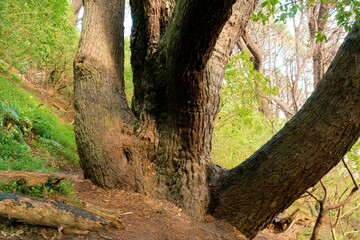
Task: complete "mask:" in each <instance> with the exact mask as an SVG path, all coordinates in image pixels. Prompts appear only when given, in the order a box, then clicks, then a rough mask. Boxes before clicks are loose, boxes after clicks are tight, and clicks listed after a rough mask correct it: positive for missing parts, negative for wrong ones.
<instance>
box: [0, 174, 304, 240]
mask: <svg viewBox="0 0 360 240" xmlns="http://www.w3.org/2000/svg"><path fill="white" fill-rule="evenodd" d="M1 174H2V175H3V174H4V173H1ZM69 178H70V179H71V182H72V183H73V184H74V193H73V195H72V197H70V198H69V197H68V198H64V197H61V196H55V197H53V198H55V200H58V201H65V202H67V203H70V204H73V205H75V206H80V207H85V208H86V209H93V210H96V211H100V212H104V213H106V214H111V215H115V216H116V217H119V218H120V219H121V222H122V225H121V226H118V227H117V228H110V229H104V230H101V231H99V232H90V233H88V234H81V233H80V234H79V233H78V234H61V233H59V232H58V231H57V230H56V229H52V228H46V227H38V226H30V225H24V224H20V223H16V222H11V221H8V220H5V219H2V222H3V223H2V224H0V226H1V228H0V239H29V240H35V239H36V240H38V239H39V240H40V239H46V240H50V239H52V240H55V239H63V240H72V239H74V240H76V239H79V240H80V239H89V240H97V239H99V240H100V239H114V240H116V239H119V240H180V239H181V240H182V239H184V240H185V239H194V240H196V239H199V240H203V239H204V240H215V239H216V240H218V239H224V240H236V239H244V238H243V237H242V235H241V233H240V232H239V231H237V230H236V229H235V228H234V227H232V226H230V225H229V224H227V223H225V222H223V221H220V220H216V219H214V218H212V217H211V216H207V217H206V218H205V220H202V221H195V220H193V219H192V218H191V217H189V216H187V215H186V214H185V213H183V212H182V211H181V209H179V208H177V207H176V206H174V205H173V204H171V203H169V202H166V201H160V200H156V199H152V198H149V197H147V196H143V195H141V194H137V193H131V192H126V191H121V190H105V189H101V188H98V187H96V186H94V185H93V184H92V183H91V182H90V181H88V180H84V179H82V178H81V177H79V176H74V175H71V176H69ZM302 228H303V226H301V225H296V224H294V225H293V227H292V228H291V229H290V230H289V231H287V232H285V233H280V234H275V233H274V232H273V231H272V230H270V229H265V230H263V231H262V232H261V233H259V235H258V236H257V237H256V238H255V239H257V240H265V239H269V240H270V239H279V240H282V239H284V240H285V239H297V237H296V232H297V231H298V230H300V229H302Z"/></svg>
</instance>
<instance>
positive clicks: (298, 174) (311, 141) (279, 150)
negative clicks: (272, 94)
mask: <svg viewBox="0 0 360 240" xmlns="http://www.w3.org/2000/svg"><path fill="white" fill-rule="evenodd" d="M359 40H360V28H359V26H355V27H354V29H353V31H352V32H350V33H349V34H348V36H347V37H346V39H345V42H344V43H343V44H342V46H341V48H340V50H339V51H338V54H337V55H336V57H335V59H334V61H333V63H332V64H331V65H330V67H329V69H328V71H327V72H326V74H325V75H324V77H323V78H322V80H321V82H320V83H319V85H318V87H317V88H316V89H315V91H314V93H313V94H312V96H311V97H310V98H309V100H308V101H307V102H306V104H305V105H304V106H303V108H302V109H301V110H300V111H299V112H298V113H297V114H296V115H295V116H294V118H292V119H291V120H290V121H289V122H288V123H287V124H286V125H285V126H284V128H283V129H282V130H280V131H279V133H277V134H276V135H275V136H274V137H273V138H272V139H271V140H270V141H269V142H268V143H266V144H265V145H264V146H263V147H261V148H260V149H259V150H258V151H257V152H255V153H254V154H253V155H252V156H251V157H250V158H249V159H247V160H246V161H245V162H244V163H242V164H240V165H239V166H237V167H235V168H234V169H231V170H229V171H222V172H221V174H220V175H219V177H218V179H217V181H220V182H221V183H222V184H221V185H220V187H218V188H217V189H214V195H213V196H214V201H215V203H214V207H213V212H214V215H215V216H218V217H221V218H225V219H226V220H227V221H229V222H230V223H232V224H234V225H235V226H236V227H237V228H238V229H240V230H241V231H243V233H244V234H246V235H247V236H249V237H254V236H255V235H256V233H257V232H258V231H259V230H261V229H262V228H264V227H265V226H266V224H268V223H269V221H271V219H273V218H274V217H275V215H276V214H277V213H279V212H281V211H283V210H284V209H285V208H286V207H288V206H289V205H290V204H291V203H292V202H293V201H295V200H296V199H297V198H298V197H299V196H300V195H301V194H303V193H304V192H305V191H306V190H307V189H308V188H309V187H311V186H313V185H314V184H315V183H317V182H318V181H319V180H320V179H321V177H322V176H324V175H325V174H326V173H327V172H328V171H329V170H330V169H332V168H333V167H334V166H335V165H336V164H337V163H338V162H339V161H340V160H341V158H342V157H343V156H344V154H345V153H346V152H347V151H348V150H349V149H350V147H351V146H352V145H353V144H354V143H355V142H356V140H357V139H358V138H359V135H360V118H359V116H360V104H359V101H360V91H359V90H360V45H359V44H358V43H359Z"/></svg>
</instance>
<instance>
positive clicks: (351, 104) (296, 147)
mask: <svg viewBox="0 0 360 240" xmlns="http://www.w3.org/2000/svg"><path fill="white" fill-rule="evenodd" d="M130 3H131V9H132V17H133V30H132V37H131V49H132V67H133V82H134V96H133V100H132V106H131V108H130V107H129V104H128V102H127V100H126V96H125V91H124V80H123V48H124V44H123V27H122V24H121V23H122V21H123V14H124V1H115V0H111V1H108V2H107V4H103V3H102V2H100V1H85V4H84V7H85V19H84V23H83V24H84V25H83V31H82V35H81V40H80V45H79V49H78V53H77V56H76V58H75V63H74V65H75V70H74V71H75V86H74V87H75V111H76V112H75V131H76V137H77V143H78V150H79V155H80V164H81V166H82V168H83V170H84V175H85V177H87V178H89V179H91V180H92V181H93V182H94V183H95V184H97V185H100V186H102V187H120V188H124V189H132V190H136V191H138V192H142V193H146V194H149V195H153V196H158V197H166V198H167V199H168V200H170V201H172V202H174V203H176V204H177V205H178V206H180V207H181V208H183V209H184V210H185V211H186V212H187V213H189V214H191V215H193V216H194V217H201V216H202V215H203V214H204V213H205V212H206V211H210V212H211V213H213V214H214V215H215V216H217V217H220V218H225V219H226V220H228V221H229V222H230V223H232V224H234V225H235V226H236V227H237V228H238V229H240V230H241V231H243V232H244V233H245V234H246V235H247V236H249V237H253V236H254V235H256V233H257V231H259V230H260V229H262V228H263V227H264V226H265V225H266V224H267V223H268V222H269V221H271V220H272V218H273V217H274V216H275V215H276V214H277V213H278V212H281V211H282V210H284V209H285V208H286V207H288V206H289V205H290V204H291V203H292V202H293V201H294V200H296V199H297V198H298V197H299V196H300V195H301V194H302V193H304V192H305V191H306V189H308V188H309V187H310V186H313V185H314V184H315V183H316V182H317V181H318V180H319V179H320V178H321V176H323V175H325V174H326V173H327V172H328V171H329V170H330V169H331V168H332V167H333V166H335V165H336V163H337V162H339V161H340V159H341V158H342V156H343V155H344V154H345V153H346V152H347V151H348V150H349V148H350V146H352V144H354V142H355V141H356V140H357V138H358V137H359V130H360V128H359V124H360V119H359V114H360V106H359V104H357V102H358V101H359V97H360V96H359V91H358V89H359V87H360V82H359V81H358V80H359V62H358V60H359V54H360V49H359V46H358V44H357V41H358V40H359V39H360V32H359V26H357V25H355V26H354V29H353V31H352V32H351V33H350V34H349V35H348V37H347V39H346V40H345V42H344V44H343V45H342V47H341V49H340V50H339V52H338V54H337V56H336V58H335V60H334V61H333V63H332V65H331V66H330V67H329V70H328V71H327V73H326V74H325V76H324V77H323V79H322V81H321V82H320V83H319V86H318V87H317V89H316V90H315V92H314V94H313V95H312V97H311V98H310V99H309V100H308V101H307V103H306V104H305V105H304V106H303V108H302V110H301V111H300V112H299V113H298V114H297V115H296V116H295V117H294V118H293V119H292V120H290V121H289V123H287V124H286V125H285V126H284V128H283V129H282V130H281V131H280V132H279V133H278V134H276V135H275V136H274V137H273V138H272V139H271V140H270V141H269V142H268V143H267V144H265V145H264V146H263V147H262V148H260V149H259V150H258V151H257V152H255V153H254V154H253V155H252V156H251V157H250V158H248V159H247V160H246V161H245V162H244V163H242V164H240V165H239V166H237V167H235V168H233V169H231V170H225V169H219V168H218V167H216V166H215V165H213V164H212V163H211V137H212V133H213V126H214V119H215V117H216V113H217V111H218V109H217V105H218V102H219V87H220V83H221V81H222V78H223V74H224V70H225V66H226V63H227V61H228V58H229V55H230V53H231V51H232V49H233V47H234V46H235V44H236V42H237V40H238V38H239V36H241V34H242V32H243V30H244V28H245V26H246V25H247V21H248V18H249V15H250V14H251V13H252V12H253V10H254V8H255V6H256V3H257V1H213V2H211V3H209V2H207V3H206V4H205V3H204V2H202V1H195V0H193V1H181V0H180V1H176V3H175V1H140V0H133V1H131V2H130ZM189 36H191V37H189ZM344 69H346V71H344ZM319 116H321V117H319ZM345 116H346V117H345Z"/></svg>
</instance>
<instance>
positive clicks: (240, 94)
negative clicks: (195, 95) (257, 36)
mask: <svg viewBox="0 0 360 240" xmlns="http://www.w3.org/2000/svg"><path fill="white" fill-rule="evenodd" d="M268 83H269V78H268V77H265V76H263V75H262V74H260V73H259V72H258V71H256V70H254V67H253V64H252V62H251V61H250V60H249V54H248V53H246V52H244V53H242V54H239V55H235V56H233V57H231V59H230V62H229V64H228V66H227V69H226V72H225V80H224V82H223V84H222V89H221V101H220V112H219V114H218V120H217V121H216V123H215V131H214V137H213V149H212V156H213V161H214V162H216V163H218V164H219V165H221V166H224V167H227V168H231V167H234V166H236V165H238V164H239V163H240V162H241V161H243V160H245V159H246V158H247V157H249V156H250V154H252V153H253V152H254V151H255V150H257V149H258V148H259V147H260V146H261V145H262V144H264V143H265V142H266V141H267V140H268V139H269V138H270V137H271V136H272V135H273V128H272V124H271V122H270V121H269V119H267V118H265V117H264V115H263V114H262V113H261V112H259V110H258V109H259V107H260V99H259V98H260V97H259V92H261V93H266V94H267V95H271V94H276V89H274V88H270V87H268V86H269V84H268ZM273 120H274V121H276V120H275V119H273Z"/></svg>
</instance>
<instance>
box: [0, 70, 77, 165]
mask: <svg viewBox="0 0 360 240" xmlns="http://www.w3.org/2000/svg"><path fill="white" fill-rule="evenodd" d="M1 70H2V71H1V72H0V170H26V171H36V170H42V171H53V170H56V169H58V166H64V165H71V166H72V167H71V168H74V167H75V168H76V167H77V166H78V156H77V154H76V144H75V134H74V130H73V126H72V125H70V124H65V123H62V122H61V121H60V120H59V119H58V118H57V116H56V115H55V114H54V112H53V111H52V110H51V109H50V108H49V107H47V106H46V105H45V104H43V103H42V102H41V101H40V100H39V99H37V98H36V97H34V96H33V95H31V94H30V93H28V92H26V91H25V90H23V89H21V88H20V87H19V85H18V83H19V79H15V81H14V79H13V78H14V77H13V76H12V75H11V74H7V73H6V72H4V71H3V69H1ZM7 76H9V77H7ZM20 81H21V80H20Z"/></svg>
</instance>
